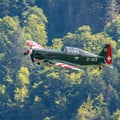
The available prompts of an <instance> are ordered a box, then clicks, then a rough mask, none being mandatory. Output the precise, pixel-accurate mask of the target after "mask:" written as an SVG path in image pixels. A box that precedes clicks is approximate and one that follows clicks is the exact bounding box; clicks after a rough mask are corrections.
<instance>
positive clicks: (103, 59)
mask: <svg viewBox="0 0 120 120" xmlns="http://www.w3.org/2000/svg"><path fill="white" fill-rule="evenodd" d="M26 45H27V46H29V47H30V49H28V50H27V51H26V52H25V53H24V55H30V57H31V60H32V62H33V63H36V64H38V65H40V63H41V62H43V63H46V64H49V65H54V66H58V67H63V68H66V69H72V70H76V71H83V69H80V67H82V66H88V65H91V66H93V65H98V66H99V69H101V66H104V65H106V66H108V67H110V68H113V67H112V66H111V64H112V47H111V45H110V44H106V45H105V46H104V48H103V49H102V50H101V52H100V53H99V54H98V55H96V54H93V53H90V52H88V51H85V50H82V49H79V48H74V47H68V46H65V47H64V48H63V49H62V50H56V49H46V48H44V47H43V46H41V45H40V44H38V43H36V42H34V41H30V40H27V41H26ZM76 66H79V67H76Z"/></svg>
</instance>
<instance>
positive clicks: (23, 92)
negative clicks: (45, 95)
mask: <svg viewBox="0 0 120 120" xmlns="http://www.w3.org/2000/svg"><path fill="white" fill-rule="evenodd" d="M26 98H28V89H27V88H26V87H22V88H16V89H15V100H16V101H17V102H18V103H19V102H20V103H23V102H25V101H26Z"/></svg>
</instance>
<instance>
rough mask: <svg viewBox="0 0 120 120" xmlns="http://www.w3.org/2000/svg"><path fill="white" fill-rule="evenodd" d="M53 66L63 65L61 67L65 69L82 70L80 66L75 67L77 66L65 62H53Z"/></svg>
mask: <svg viewBox="0 0 120 120" xmlns="http://www.w3.org/2000/svg"><path fill="white" fill-rule="evenodd" d="M55 66H58V67H63V68H66V69H71V70H76V71H84V70H82V69H80V68H77V67H74V66H72V65H69V64H65V63H55Z"/></svg>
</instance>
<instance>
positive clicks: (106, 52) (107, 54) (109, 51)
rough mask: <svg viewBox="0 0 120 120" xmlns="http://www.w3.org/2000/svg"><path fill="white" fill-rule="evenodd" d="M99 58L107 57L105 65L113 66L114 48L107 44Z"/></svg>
mask: <svg viewBox="0 0 120 120" xmlns="http://www.w3.org/2000/svg"><path fill="white" fill-rule="evenodd" d="M99 56H102V57H105V63H106V64H108V65H110V64H112V47H111V45H110V44H107V45H106V46H105V47H104V48H103V49H102V51H101V52H100V54H99Z"/></svg>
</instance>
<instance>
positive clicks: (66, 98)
mask: <svg viewBox="0 0 120 120" xmlns="http://www.w3.org/2000/svg"><path fill="white" fill-rule="evenodd" d="M28 39H29V40H34V41H36V42H38V43H40V44H41V45H43V46H44V47H46V48H53V49H54V48H55V49H61V48H62V47H63V46H72V47H78V48H81V49H84V50H87V51H89V52H93V53H96V54H99V52H100V51H101V49H102V48H103V46H104V45H105V44H106V43H110V44H111V45H112V51H113V66H114V69H108V67H105V66H103V67H102V70H101V71H100V70H99V66H91V67H85V68H83V69H84V70H85V72H84V73H82V72H73V71H70V70H67V69H63V68H57V67H53V66H47V65H40V66H39V65H34V64H33V63H32V62H31V60H30V58H29V56H26V57H23V53H24V52H25V51H26V49H28V48H27V46H26V45H25V41H26V40H28ZM47 45H49V46H47ZM0 46H1V49H0V65H1V68H0V103H1V104H0V119H1V120H61V119H62V120H119V119H120V87H119V86H120V74H119V73H120V2H119V0H108V1H107V0H103V1H100V0H91V1H90V0H75V1H72V0H68V1H64V0H61V1H55V0H49V1H45V0H41V1H39V0H29V1H28V0H23V1H22V0H2V1H1V2H0Z"/></svg>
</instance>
